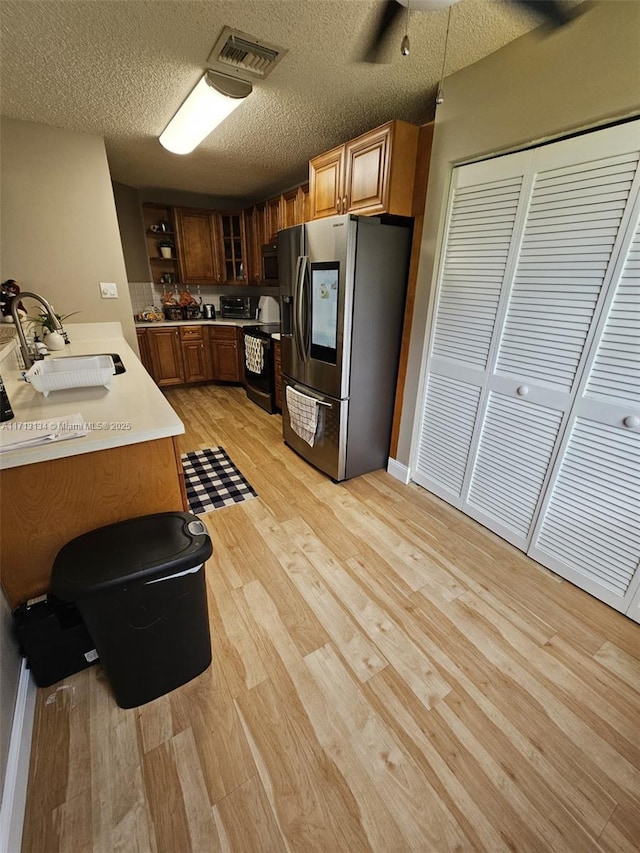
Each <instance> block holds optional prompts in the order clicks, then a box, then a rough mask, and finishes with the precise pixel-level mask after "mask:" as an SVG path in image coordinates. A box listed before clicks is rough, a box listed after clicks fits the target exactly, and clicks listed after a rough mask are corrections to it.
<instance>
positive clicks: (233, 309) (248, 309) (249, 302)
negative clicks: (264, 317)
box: [220, 296, 258, 320]
mask: <svg viewBox="0 0 640 853" xmlns="http://www.w3.org/2000/svg"><path fill="white" fill-rule="evenodd" d="M257 310H258V297H257V296H221V297H220V316H221V317H228V318H235V319H236V320H255V319H256V311H257Z"/></svg>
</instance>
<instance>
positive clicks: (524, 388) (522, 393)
mask: <svg viewBox="0 0 640 853" xmlns="http://www.w3.org/2000/svg"><path fill="white" fill-rule="evenodd" d="M528 393H529V386H528V385H521V386H520V387H519V388H517V389H516V394H517V395H518V397H526V396H527V394H528Z"/></svg>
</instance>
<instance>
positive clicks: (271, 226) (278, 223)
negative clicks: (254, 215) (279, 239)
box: [265, 196, 283, 243]
mask: <svg viewBox="0 0 640 853" xmlns="http://www.w3.org/2000/svg"><path fill="white" fill-rule="evenodd" d="M265 218H266V240H265V242H266V243H268V242H269V241H270V240H275V238H276V236H277V234H278V231H279V230H280V229H281V228H282V227H283V225H282V212H281V197H280V196H278V197H277V198H272V199H270V200H269V201H268V202H267V203H266V207H265Z"/></svg>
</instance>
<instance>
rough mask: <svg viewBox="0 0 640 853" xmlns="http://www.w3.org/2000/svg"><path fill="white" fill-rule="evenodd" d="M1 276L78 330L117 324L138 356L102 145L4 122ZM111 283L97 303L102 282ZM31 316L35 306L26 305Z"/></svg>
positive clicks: (39, 126)
mask: <svg viewBox="0 0 640 853" xmlns="http://www.w3.org/2000/svg"><path fill="white" fill-rule="evenodd" d="M0 139H1V146H2V159H1V161H0V176H1V179H2V198H1V201H0V212H1V220H0V249H1V254H0V275H1V280H2V281H4V280H6V279H8V278H13V279H15V280H16V281H17V282H18V284H19V285H20V287H21V288H22V290H32V291H35V292H36V293H39V294H41V295H42V296H45V297H46V298H47V299H49V301H50V302H52V303H53V306H54V308H55V310H56V311H57V312H58V313H59V314H68V313H71V312H72V311H80V312H81V313H80V314H79V315H78V316H77V317H76V318H74V319H75V321H76V322H81V323H91V322H100V321H113V320H118V321H120V322H121V323H122V328H123V331H124V334H125V337H126V338H127V340H128V342H129V344H130V345H131V346H132V347H133V349H134V352H137V340H136V334H135V328H134V325H133V312H132V308H131V299H130V296H129V289H128V287H127V275H126V271H125V265H124V258H123V254H122V245H121V242H120V234H119V231H118V221H117V218H116V210H115V204H114V199H113V190H112V186H111V178H110V175H109V166H108V163H107V156H106V153H105V148H104V142H103V140H102V138H101V137H98V136H91V135H89V134H82V133H75V132H72V131H68V130H61V129H60V128H56V127H48V126H47V125H42V124H34V123H32V122H25V121H18V120H17V119H11V118H6V117H3V118H2V120H1V124H0ZM101 281H108V282H116V284H117V285H118V293H119V298H118V299H110V300H109V299H102V298H101V296H100V288H99V282H101ZM25 307H26V308H27V310H28V311H30V312H31V311H33V310H35V309H36V303H26V304H25Z"/></svg>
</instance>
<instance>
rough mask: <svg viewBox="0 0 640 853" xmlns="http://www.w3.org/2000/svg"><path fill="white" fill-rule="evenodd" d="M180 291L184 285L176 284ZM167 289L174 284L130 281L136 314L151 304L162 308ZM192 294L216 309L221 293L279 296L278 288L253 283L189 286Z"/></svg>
mask: <svg viewBox="0 0 640 853" xmlns="http://www.w3.org/2000/svg"><path fill="white" fill-rule="evenodd" d="M175 287H177V289H178V291H180V290H181V289H182V287H183V285H180V284H178V285H175ZM167 289H173V286H172V285H162V284H154V283H153V282H151V281H130V282H129V293H130V294H131V306H132V308H133V313H134V315H135V314H137V313H138V312H139V311H143V310H144V309H145V308H148V307H149V306H150V305H156V306H157V307H158V308H160V306H161V303H162V293H163V291H165V290H167ZM189 290H190V292H191V294H192V296H195V298H196V299H198V298H199V297H201V298H202V302H203V304H204V303H211V304H213V305H215V308H216V311H219V310H220V294H225V295H228V296H275V297H276V298H277V296H278V290H277V288H264V287H252V286H251V285H236V286H220V285H217V286H216V285H204V284H203V285H201V286H197V285H196V286H191V287H190V288H189Z"/></svg>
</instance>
